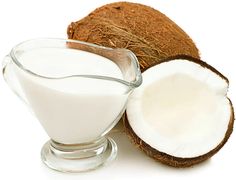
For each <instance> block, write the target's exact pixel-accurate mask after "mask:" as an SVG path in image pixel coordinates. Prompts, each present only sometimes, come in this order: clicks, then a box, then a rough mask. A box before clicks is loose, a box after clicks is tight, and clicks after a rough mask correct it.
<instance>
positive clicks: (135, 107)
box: [127, 59, 231, 158]
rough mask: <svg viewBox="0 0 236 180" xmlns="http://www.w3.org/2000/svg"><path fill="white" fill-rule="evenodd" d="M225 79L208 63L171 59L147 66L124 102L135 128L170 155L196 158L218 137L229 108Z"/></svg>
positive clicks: (221, 136) (210, 147) (152, 143)
mask: <svg viewBox="0 0 236 180" xmlns="http://www.w3.org/2000/svg"><path fill="white" fill-rule="evenodd" d="M227 88H228V84H227V82H226V80H224V79H223V78H222V77H220V76H219V75H218V74H216V73H214V72H213V71H211V70H210V69H208V68H204V67H202V66H201V65H199V64H197V63H194V62H191V61H188V60H184V59H183V60H172V61H168V62H165V63H161V64H159V65H156V66H153V67H152V68H149V69H148V70H146V71H145V72H144V73H143V84H142V85H141V87H139V88H138V89H136V90H135V91H134V93H133V95H132V96H131V98H130V100H129V102H128V106H127V116H128V120H129V123H130V125H131V127H132V129H133V130H134V132H135V133H136V134H137V135H138V136H139V137H140V138H141V139H142V140H143V141H145V142H146V143H147V144H149V145H150V146H152V147H153V148H155V149H157V150H159V151H161V152H165V153H167V154H169V155H172V156H175V157H183V158H190V157H197V156H200V155H203V154H206V153H208V152H209V151H210V150H212V149H214V148H215V147H216V146H217V145H219V143H220V142H221V141H222V140H223V138H224V136H225V133H226V131H227V127H228V123H229V120H230V115H231V109H230V103H229V100H228V99H227V98H226V93H227Z"/></svg>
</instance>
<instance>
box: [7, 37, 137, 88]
mask: <svg viewBox="0 0 236 180" xmlns="http://www.w3.org/2000/svg"><path fill="white" fill-rule="evenodd" d="M34 41H35V42H37V41H57V42H71V43H77V44H83V45H87V46H90V47H95V48H99V49H106V50H110V51H112V50H121V51H124V52H126V53H127V54H128V55H129V56H130V59H131V61H132V63H134V66H135V79H134V80H133V81H130V82H129V81H125V80H123V79H119V78H114V77H109V76H102V75H83V74H81V75H68V76H62V77H48V76H43V75H39V74H37V73H35V72H33V71H31V70H29V69H27V68H25V67H24V66H23V65H22V64H21V63H20V62H19V61H18V59H17V57H16V55H15V52H16V50H17V48H19V47H20V46H21V45H23V44H26V43H29V42H34ZM94 54H95V53H94ZM9 56H10V57H11V59H12V60H13V62H14V63H15V64H16V66H18V67H19V68H20V69H22V70H23V71H25V72H26V73H29V74H31V75H33V76H36V77H40V78H45V79H51V80H59V79H66V78H72V77H82V78H91V79H101V80H109V81H116V82H119V83H122V84H125V85H126V86H130V87H132V88H134V87H138V86H140V85H141V83H142V74H141V70H140V66H139V62H138V59H137V57H136V56H135V54H134V53H133V52H132V51H130V50H128V49H125V48H114V49H113V48H109V47H104V46H99V45H96V44H93V43H88V42H84V41H79V40H72V39H63V38H35V39H30V40H26V41H23V42H21V43H19V44H17V45H15V46H14V47H13V48H12V50H11V52H10V54H9ZM100 56H101V55H100ZM108 59H109V58H108Z"/></svg>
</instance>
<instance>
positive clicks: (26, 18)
mask: <svg viewBox="0 0 236 180" xmlns="http://www.w3.org/2000/svg"><path fill="white" fill-rule="evenodd" d="M108 2H112V1H109V0H99V1H89V0H87V1H79V0H64V1H62V0H61V1H59V0H57V1H56V0H37V1H36V0H19V1H18V0H15V1H14V0H1V1H0V58H3V57H4V56H5V55H6V54H7V53H9V51H10V49H11V48H12V47H13V46H14V45H16V44H17V43H19V42H21V41H24V40H27V39H31V38H37V37H59V38H66V37H67V36H66V28H67V26H68V24H69V23H70V22H71V21H76V20H79V19H80V18H82V17H84V16H86V15H87V14H88V13H89V12H90V11H92V10H94V9H95V8H96V7H99V6H101V5H103V4H106V3H108ZM135 2H141V3H144V4H146V5H150V6H152V7H154V8H156V9H158V10H160V11H161V12H163V13H165V14H166V15H167V16H168V17H170V18H171V19H172V20H174V21H175V22H176V23H177V24H178V25H179V26H180V27H182V28H183V29H184V30H185V31H186V32H187V33H188V34H189V35H190V36H191V37H192V39H193V40H194V41H195V43H196V44H197V46H198V48H199V49H200V52H201V57H202V59H203V60H204V61H207V62H208V63H209V64H211V65H212V66H214V67H215V68H216V69H218V70H219V71H220V72H222V73H223V74H224V75H225V76H227V77H228V78H229V80H230V88H229V93H228V95H229V97H230V98H231V99H232V101H233V103H236V99H235V98H236V73H235V71H236V45H235V42H236V35H235V34H236V20H235V17H236V4H234V1H233V0H232V1H230V0H221V1H217V0H215V1H205V0H197V1H190V0H178V1H176V0H158V1H145V0H143V1H141V0H140V1H138V0H136V1H135ZM0 123H1V124H0V169H1V172H0V179H1V180H3V179H43V180H47V179H57V180H61V179H68V180H71V179H121V178H122V179H130V178H131V179H197V180H199V179H203V178H204V179H205V178H209V179H213V178H219V179H222V178H230V179H235V178H236V169H235V160H236V142H235V141H236V135H235V133H233V134H232V136H231V138H230V140H229V142H228V143H227V144H226V145H225V146H224V148H223V149H222V150H221V151H220V152H219V153H218V154H216V155H215V156H214V157H213V158H211V160H208V161H207V162H204V163H202V164H200V165H197V166H195V167H193V168H187V169H175V168H170V167H167V166H164V165H161V164H159V163H158V162H155V161H154V160H152V159H150V158H148V157H147V156H145V155H144V154H143V153H142V152H140V151H139V150H137V149H136V148H135V147H134V146H133V145H132V144H130V142H129V141H128V140H127V137H126V136H125V135H122V134H114V135H113V137H114V139H115V140H116V142H117V144H118V147H119V153H118V157H117V159H116V160H115V161H114V162H113V163H112V164H110V165H109V166H106V167H103V168H100V169H98V170H96V171H92V172H88V173H82V174H63V173H58V172H55V171H52V170H50V169H48V168H46V167H45V166H44V165H43V164H42V162H41V159H40V149H41V147H42V145H43V144H44V143H45V142H46V141H47V140H48V137H47V135H46V133H45V132H44V130H43V129H42V128H41V126H40V124H39V122H38V121H37V120H36V119H35V118H34V117H33V116H32V115H31V114H30V113H29V110H28V109H27V107H25V106H24V104H23V103H22V102H21V101H20V100H19V99H18V98H17V97H16V96H15V95H14V94H13V93H12V92H11V91H10V89H9V88H8V87H7V85H6V83H5V82H4V81H3V78H2V76H1V77H0Z"/></svg>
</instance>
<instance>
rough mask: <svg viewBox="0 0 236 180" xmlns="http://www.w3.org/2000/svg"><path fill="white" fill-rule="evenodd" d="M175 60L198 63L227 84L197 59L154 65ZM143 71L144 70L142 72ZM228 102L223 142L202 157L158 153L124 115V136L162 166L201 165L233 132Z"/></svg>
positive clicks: (215, 71) (213, 69) (173, 58)
mask: <svg viewBox="0 0 236 180" xmlns="http://www.w3.org/2000/svg"><path fill="white" fill-rule="evenodd" d="M176 59H186V60H189V61H192V62H195V63H198V64H199V65H201V66H202V67H204V68H208V69H210V70H211V71H213V72H214V73H216V74H217V75H219V76H220V77H221V78H222V79H224V80H225V81H226V82H227V83H229V81H228V79H227V78H226V77H225V76H223V75H222V74H221V73H220V72H219V71H217V70H216V69H215V68H213V67H212V66H210V65H208V64H207V63H205V62H203V61H201V60H199V59H196V58H192V57H188V56H184V55H183V56H182V55H179V56H175V57H169V58H167V59H165V60H163V61H162V62H158V63H156V65H158V64H160V63H165V62H167V61H171V60H176ZM147 69H148V68H147ZM145 70H146V69H144V71H145ZM228 100H229V103H230V106H231V116H230V119H229V123H228V129H227V131H226V133H225V137H224V138H223V140H222V141H221V142H220V143H219V145H218V146H217V147H215V148H214V149H212V150H209V152H208V153H206V154H203V155H201V156H198V157H192V158H181V157H175V156H171V155H169V154H167V153H165V152H161V151H158V150H157V149H154V148H153V147H151V146H150V145H149V144H147V143H145V142H144V141H143V140H142V139H141V138H140V137H138V136H137V135H136V134H135V132H134V131H133V129H132V127H131V126H130V124H129V121H128V117H127V115H126V117H125V118H123V124H124V129H125V132H126V134H127V135H128V137H129V139H130V140H131V141H132V142H133V143H134V144H135V145H136V147H138V148H139V149H141V150H142V151H143V152H144V153H145V154H147V155H148V156H150V157H151V158H153V159H155V160H157V161H159V162H161V163H163V164H166V165H169V166H173V167H177V168H185V167H190V166H193V165H195V164H198V163H201V162H203V161H205V160H207V159H209V158H211V157H212V156H213V155H214V154H216V153H217V152H218V151H219V150H220V149H221V148H222V147H223V146H224V145H225V143H226V142H227V141H228V139H229V137H230V135H231V133H232V132H233V125H234V109H233V105H232V102H231V101H230V99H229V98H228Z"/></svg>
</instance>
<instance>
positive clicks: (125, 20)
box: [67, 2, 199, 71]
mask: <svg viewBox="0 0 236 180" xmlns="http://www.w3.org/2000/svg"><path fill="white" fill-rule="evenodd" d="M67 34H68V38H69V39H75V40H81V41H86V42H90V43H94V44H97V45H101V46H106V47H111V48H127V49H129V50H131V51H133V52H134V53H135V55H136V56H137V57H138V60H139V63H140V67H141V71H143V69H146V68H147V67H151V66H152V65H153V64H155V63H156V62H158V61H160V60H161V59H165V58H167V57H170V56H175V55H178V54H184V55H189V56H192V57H195V58H199V53H198V49H197V48H196V46H195V44H194V43H193V41H192V40H191V38H190V37H189V36H188V35H187V34H186V33H185V32H184V31H183V30H182V29H181V28H180V27H179V26H178V25H176V24H175V23H174V22H173V21H172V20H170V19H169V18H168V17H166V16H165V15H164V14H162V13H161V12H159V11H157V10H155V9H153V8H151V7H148V6H145V5H142V4H136V3H129V2H116V3H111V4H107V5H105V6H102V7H100V8H97V9H96V10H94V11H93V12H91V13H90V14H89V15H88V16H86V17H85V18H83V19H81V20H79V21H77V22H72V23H71V24H70V25H69V26H68V29H67Z"/></svg>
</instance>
